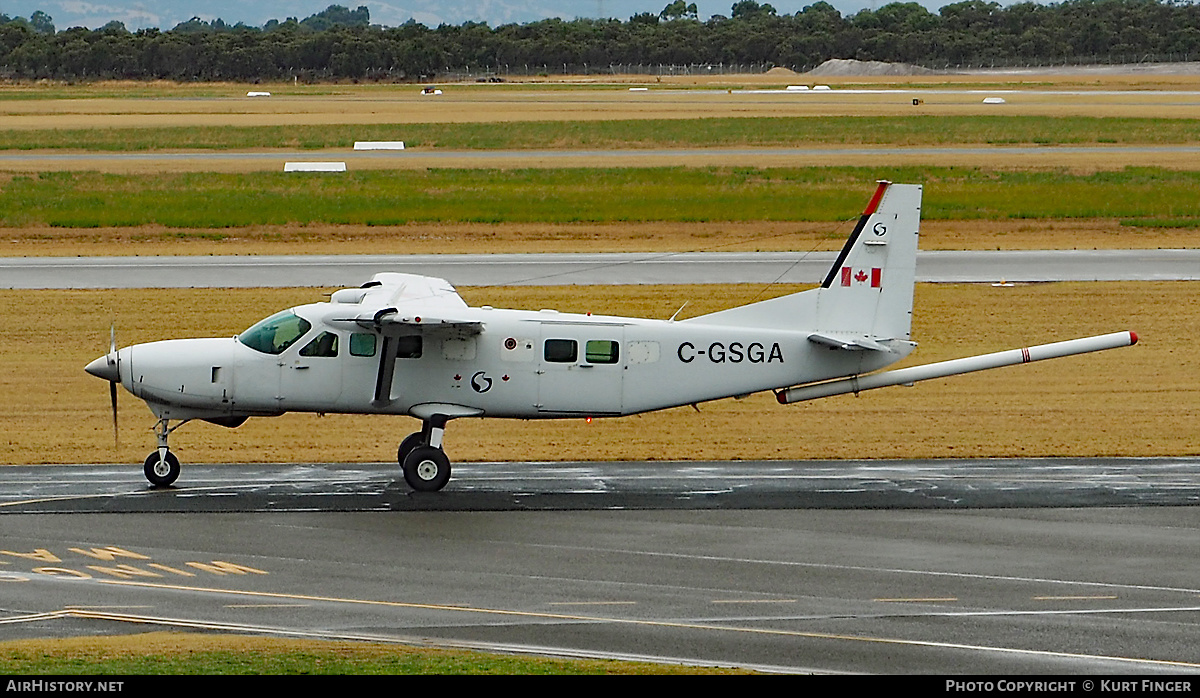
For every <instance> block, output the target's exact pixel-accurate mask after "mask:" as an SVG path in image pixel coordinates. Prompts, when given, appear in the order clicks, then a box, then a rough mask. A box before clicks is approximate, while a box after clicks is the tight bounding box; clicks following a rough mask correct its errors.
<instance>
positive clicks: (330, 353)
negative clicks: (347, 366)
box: [300, 332, 338, 358]
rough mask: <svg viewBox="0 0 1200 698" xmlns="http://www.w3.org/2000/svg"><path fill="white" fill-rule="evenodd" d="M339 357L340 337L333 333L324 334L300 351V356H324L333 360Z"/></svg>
mask: <svg viewBox="0 0 1200 698" xmlns="http://www.w3.org/2000/svg"><path fill="white" fill-rule="evenodd" d="M337 355H338V336H337V335H336V334H334V333H332V332H322V333H321V334H319V335H317V336H316V338H314V339H313V340H312V341H311V342H309V343H308V344H305V345H304V348H303V349H301V350H300V356H323V357H326V358H332V357H335V356H337Z"/></svg>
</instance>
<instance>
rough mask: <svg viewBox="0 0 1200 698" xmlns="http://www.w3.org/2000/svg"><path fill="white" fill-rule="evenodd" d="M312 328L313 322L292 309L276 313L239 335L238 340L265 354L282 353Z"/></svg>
mask: <svg viewBox="0 0 1200 698" xmlns="http://www.w3.org/2000/svg"><path fill="white" fill-rule="evenodd" d="M310 329H312V323H310V322H309V321H308V320H305V319H304V318H302V317H300V316H299V315H297V314H295V313H293V312H292V311H290V310H285V311H283V312H282V313H275V314H274V315H272V316H271V317H269V318H267V319H266V320H261V321H259V322H258V323H257V324H255V325H254V326H253V327H251V328H250V329H248V330H246V331H245V332H243V333H241V334H240V335H238V341H239V342H241V343H242V344H245V345H246V346H248V347H250V348H251V349H254V350H255V351H261V352H263V353H264V354H282V353H283V351H284V350H285V349H287V348H288V347H290V346H292V345H293V344H295V343H296V340H298V339H300V338H301V337H303V336H304V334H305V333H306V332H308V331H309V330H310Z"/></svg>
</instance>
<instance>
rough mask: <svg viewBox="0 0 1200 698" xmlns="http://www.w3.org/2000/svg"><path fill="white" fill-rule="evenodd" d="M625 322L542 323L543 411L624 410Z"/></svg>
mask: <svg viewBox="0 0 1200 698" xmlns="http://www.w3.org/2000/svg"><path fill="white" fill-rule="evenodd" d="M624 338H625V328H624V327H623V326H620V325H601V324H595V325H592V324H582V323H580V324H575V323H543V324H542V337H541V346H540V354H539V357H538V360H539V362H540V363H539V366H538V404H537V409H538V411H539V412H546V413H567V414H578V415H580V416H601V415H615V414H621V413H622V412H623V409H622V397H623V394H624V376H625V348H624Z"/></svg>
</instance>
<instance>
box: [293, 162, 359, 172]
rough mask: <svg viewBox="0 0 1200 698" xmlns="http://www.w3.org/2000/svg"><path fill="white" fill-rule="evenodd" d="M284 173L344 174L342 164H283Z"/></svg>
mask: <svg viewBox="0 0 1200 698" xmlns="http://www.w3.org/2000/svg"><path fill="white" fill-rule="evenodd" d="M283 171H284V172H345V171H346V163H344V162H285V163H283Z"/></svg>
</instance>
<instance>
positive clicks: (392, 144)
mask: <svg viewBox="0 0 1200 698" xmlns="http://www.w3.org/2000/svg"><path fill="white" fill-rule="evenodd" d="M354 149H355V150H404V141H354Z"/></svg>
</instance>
